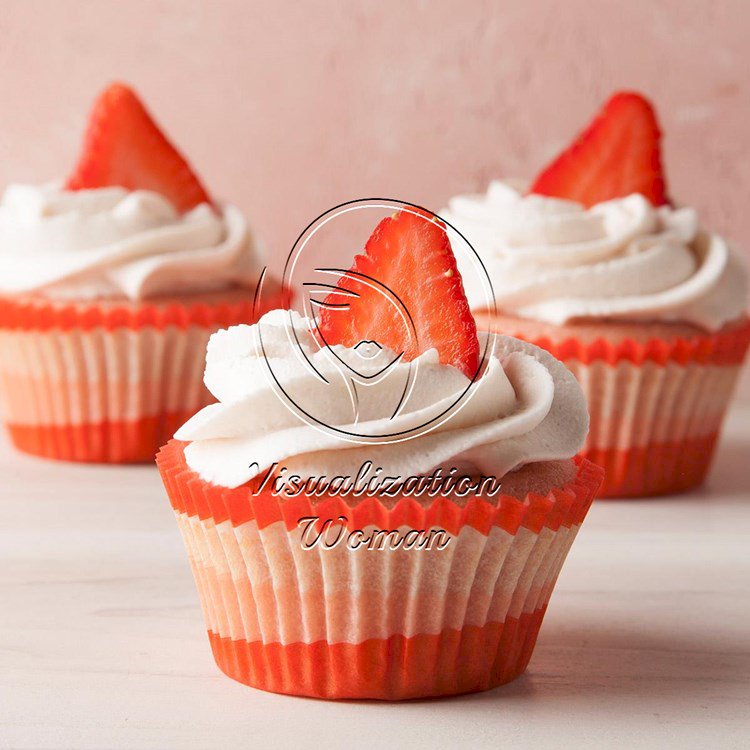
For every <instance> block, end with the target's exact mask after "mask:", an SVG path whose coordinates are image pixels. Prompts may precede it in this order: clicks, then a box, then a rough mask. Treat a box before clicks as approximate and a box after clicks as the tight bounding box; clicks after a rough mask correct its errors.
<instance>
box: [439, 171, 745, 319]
mask: <svg viewBox="0 0 750 750" xmlns="http://www.w3.org/2000/svg"><path fill="white" fill-rule="evenodd" d="M443 215H444V216H445V219H446V220H447V221H448V222H450V223H451V224H453V225H454V226H455V227H456V229H458V231H460V232H461V233H462V234H464V235H465V236H466V238H467V239H468V241H469V242H470V243H471V244H472V245H473V247H474V249H475V250H476V251H477V253H478V255H479V257H480V258H481V260H482V261H483V263H484V264H485V266H486V268H487V272H488V273H489V276H490V279H491V281H492V286H493V291H494V294H495V300H496V302H497V306H498V309H500V310H501V311H505V312H509V313H512V314H515V315H518V316H520V317H525V318H533V319H535V320H540V321H545V322H549V323H556V324H563V323H566V322H568V321H571V320H574V319H581V318H600V319H602V318H606V319H612V320H619V321H679V322H684V323H691V324H693V325H696V326H699V327H701V328H703V329H705V330H709V331H714V330H717V329H719V328H721V326H722V325H724V323H727V322H729V321H731V320H734V319H736V318H738V317H739V316H741V315H742V313H743V312H744V311H745V308H746V306H747V276H746V272H745V269H744V265H743V263H742V261H741V260H740V258H739V257H738V256H737V254H736V253H735V252H734V251H733V250H732V249H730V248H729V247H728V245H727V243H726V242H725V241H724V240H723V239H722V238H721V237H719V236H717V235H715V234H710V233H708V232H706V231H704V230H702V229H701V228H700V227H699V226H698V220H697V217H696V214H695V211H694V210H693V209H690V208H679V209H672V208H669V207H667V206H662V207H660V208H654V207H653V206H652V205H651V204H650V203H649V202H648V200H646V199H645V198H644V197H643V196H641V195H638V194H633V195H630V196H628V197H627V198H621V199H617V200H611V201H607V202H605V203H600V204H598V205H596V206H593V207H591V208H590V209H588V210H587V209H585V208H584V207H583V206H581V205H580V204H578V203H574V202H571V201H566V200H560V199H557V198H549V197H545V196H541V195H526V196H525V195H524V194H523V192H522V191H521V190H520V189H517V186H516V184H515V183H513V184H508V183H503V182H493V183H491V184H490V186H489V189H488V191H487V194H486V195H469V196H458V197H455V198H453V199H452V200H451V201H450V202H449V207H448V209H447V210H446V211H444V212H443ZM449 231H450V230H449ZM471 278H472V276H471V275H468V274H467V275H466V279H467V282H468V283H467V284H466V286H467V289H466V292H467V296H468V297H469V302H470V304H472V305H473V306H482V305H483V304H486V303H484V299H485V297H486V295H485V294H484V292H483V290H481V289H478V288H477V289H474V288H472V285H471V283H470V279H471Z"/></svg>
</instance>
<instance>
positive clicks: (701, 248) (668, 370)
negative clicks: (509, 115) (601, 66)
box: [443, 93, 750, 497]
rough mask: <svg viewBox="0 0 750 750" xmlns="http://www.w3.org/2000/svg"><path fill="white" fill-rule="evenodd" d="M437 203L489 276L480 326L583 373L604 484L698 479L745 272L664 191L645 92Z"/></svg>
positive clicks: (617, 486)
mask: <svg viewBox="0 0 750 750" xmlns="http://www.w3.org/2000/svg"><path fill="white" fill-rule="evenodd" d="M443 216H445V219H446V221H447V222H449V223H450V224H451V225H452V226H453V227H454V228H455V230H456V231H458V232H460V233H461V234H462V235H463V236H464V237H466V239H468V241H469V242H470V243H471V244H472V245H473V247H474V249H475V250H476V252H477V253H478V255H479V257H480V258H481V259H482V261H483V263H484V265H485V267H486V269H487V271H488V274H489V276H490V278H491V281H492V285H493V294H494V301H495V305H496V307H495V309H492V310H489V309H486V304H485V303H483V301H482V299H483V297H482V296H481V290H474V289H471V288H469V289H467V295H468V298H469V301H470V303H472V307H473V309H474V314H475V317H476V319H477V324H478V326H479V327H480V328H481V329H485V330H496V331H501V332H503V333H506V334H508V335H511V336H516V337H518V338H521V339H523V340H525V341H530V342H532V343H535V344H536V345H537V346H541V347H543V348H545V349H547V350H548V351H550V352H551V353H552V354H554V355H555V357H557V358H558V359H560V360H562V361H563V362H564V363H565V364H566V365H567V366H568V367H569V368H570V369H571V370H572V371H573V372H574V373H575V375H576V377H577V378H578V380H579V381H580V383H581V385H582V386H583V389H584V392H585V393H586V397H587V400H588V405H589V410H590V413H591V429H590V432H589V435H588V438H587V440H586V445H585V447H584V451H583V455H584V456H586V457H587V458H589V459H591V460H592V461H594V462H596V463H598V464H600V465H601V466H603V467H604V468H605V470H606V481H605V485H604V488H603V490H602V493H601V494H602V496H604V497H641V496H650V495H659V494H665V493H675V492H679V491H682V490H687V489H689V488H692V487H695V486H697V485H699V484H700V483H701V482H702V481H703V479H704V477H705V475H706V473H707V471H708V469H709V466H710V464H711V459H712V456H713V452H714V448H715V446H716V442H717V440H718V436H719V432H720V429H721V424H722V420H723V417H724V414H725V411H726V409H727V405H728V404H729V401H730V398H731V394H732V391H733V387H734V384H735V381H736V379H737V375H738V372H739V370H740V367H741V365H742V362H743V360H744V358H745V355H746V352H747V348H748V343H749V342H750V322H748V316H747V313H746V308H747V276H746V272H745V268H744V264H743V262H742V260H741V258H740V257H739V256H738V254H737V253H736V252H735V251H734V250H733V249H732V248H731V247H730V246H729V245H728V243H727V242H726V241H725V240H724V239H723V238H722V237H720V236H718V235H717V234H715V233H713V232H711V231H710V230H709V229H706V228H704V227H703V226H702V225H701V224H700V222H699V220H698V217H697V215H696V212H695V210H694V209H692V208H689V207H681V206H679V205H676V204H672V203H670V202H669V201H668V199H667V195H666V187H665V180H664V175H663V171H662V166H661V155H660V131H659V127H658V123H657V120H656V116H655V113H654V111H653V108H652V106H651V105H650V104H649V102H648V101H647V100H646V99H644V98H643V97H642V96H640V95H638V94H633V93H619V94H616V95H615V96H613V97H612V98H611V99H610V101H609V102H608V103H607V104H606V105H605V107H604V109H603V110H602V112H601V113H600V114H599V115H598V116H597V117H596V119H595V120H594V121H593V122H592V123H591V124H590V125H589V126H588V128H586V130H584V131H583V133H582V134H581V135H579V136H578V137H577V138H576V140H575V142H574V143H573V145H572V146H570V148H568V149H567V150H566V151H565V152H564V153H563V154H562V155H561V156H559V157H558V158H557V159H555V160H554V161H553V162H552V164H551V165H549V166H548V167H547V168H546V169H544V170H543V171H542V173H541V174H540V175H539V176H538V177H537V179H536V180H534V182H533V183H532V184H531V187H530V188H527V187H526V186H525V185H524V184H522V183H518V182H493V183H492V184H491V185H490V187H489V189H488V191H487V193H486V194H485V195H468V196H458V197H456V198H454V199H452V200H451V201H450V203H449V207H448V209H447V210H446V211H445V212H444V213H443ZM485 298H486V297H485Z"/></svg>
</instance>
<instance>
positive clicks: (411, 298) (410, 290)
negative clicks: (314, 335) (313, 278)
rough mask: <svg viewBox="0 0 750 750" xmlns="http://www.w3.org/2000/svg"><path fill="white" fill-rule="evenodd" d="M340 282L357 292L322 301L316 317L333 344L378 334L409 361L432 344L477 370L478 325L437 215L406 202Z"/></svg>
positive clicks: (443, 357)
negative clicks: (404, 207) (412, 206)
mask: <svg viewBox="0 0 750 750" xmlns="http://www.w3.org/2000/svg"><path fill="white" fill-rule="evenodd" d="M414 212H416V213H414ZM338 287H339V289H342V290H346V291H349V292H350V293H354V295H356V296H352V295H351V294H346V293H342V292H332V293H331V294H329V295H328V297H326V299H325V300H324V302H323V306H322V309H321V312H320V318H319V323H318V324H319V329H320V333H321V335H322V337H323V339H324V340H325V342H326V343H327V344H329V345H330V344H343V345H344V346H348V347H354V346H356V345H357V344H359V343H360V342H361V341H377V342H378V343H379V344H380V345H382V346H385V347H388V348H389V349H392V350H393V351H394V352H396V353H397V354H401V353H402V352H403V354H404V357H405V359H407V360H411V359H414V358H415V357H416V356H418V355H419V354H421V353H422V352H425V351H427V350H428V349H432V348H434V349H437V352H438V355H439V357H440V362H442V363H443V364H447V365H453V366H454V367H456V368H458V369H459V370H460V371H461V372H463V373H464V374H465V375H466V376H467V377H469V378H473V377H474V376H475V375H476V372H477V368H478V366H479V341H478V340H477V328H476V324H475V323H474V318H473V317H472V316H471V313H470V311H469V304H468V302H467V301H466V296H465V294H464V289H463V284H462V283H461V276H460V275H459V273H458V269H457V267H456V259H455V257H454V255H453V250H452V249H451V244H450V241H449V240H448V235H447V234H446V232H445V227H444V226H443V225H442V223H439V222H438V221H437V220H436V219H435V218H434V217H433V216H432V215H431V214H426V213H425V214H423V213H422V212H421V211H419V210H417V209H405V210H402V211H398V212H397V213H395V214H393V216H391V217H389V218H387V219H383V221H381V222H380V224H378V226H377V227H376V229H375V231H374V232H373V233H372V236H371V237H370V239H369V240H368V241H367V245H366V246H365V251H364V253H363V254H362V255H357V256H356V258H355V259H354V265H353V266H352V267H351V269H350V270H349V272H348V273H347V274H346V275H344V276H342V277H341V278H340V279H339V281H338ZM342 305H343V307H342ZM409 321H411V322H409Z"/></svg>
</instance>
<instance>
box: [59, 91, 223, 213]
mask: <svg viewBox="0 0 750 750" xmlns="http://www.w3.org/2000/svg"><path fill="white" fill-rule="evenodd" d="M114 185H117V186H119V187H124V188H127V189H128V190H153V191H154V192H157V193H160V194H161V195H163V196H164V197H165V198H168V199H169V200H170V201H171V203H172V204H173V205H174V206H175V208H176V209H177V210H178V211H180V212H183V213H184V212H185V211H189V210H190V209H191V208H194V207H195V206H197V205H198V204H199V203H211V199H210V198H209V197H208V194H207V193H206V191H205V190H204V188H203V186H202V185H201V183H200V180H198V178H197V177H196V176H195V175H194V174H193V172H192V170H191V169H190V166H189V165H188V163H187V162H186V161H185V159H184V158H183V157H182V156H181V155H180V153H179V151H177V149H176V148H175V147H174V146H173V145H172V144H171V143H170V142H169V141H168V140H167V139H166V137H165V136H164V134H163V133H162V132H161V130H159V128H158V126H157V125H156V123H155V122H154V121H153V120H152V119H151V116H150V115H149V113H148V112H147V111H146V108H145V107H144V106H143V104H142V103H141V101H140V99H139V98H138V97H137V96H136V94H135V92H134V91H133V90H132V89H130V88H129V87H128V86H125V85H123V84H121V83H113V84H112V85H111V86H109V88H107V89H106V90H105V91H104V92H102V93H101V94H100V95H99V98H98V99H97V100H96V102H95V103H94V107H93V109H92V111H91V115H90V117H89V125H88V129H87V131H86V136H85V138H84V141H83V151H82V153H81V156H80V158H79V161H78V166H77V167H76V169H75V172H74V173H73V174H72V175H71V176H70V178H69V179H68V181H67V183H66V185H65V187H66V188H67V189H68V190H83V189H86V188H100V187H109V186H114Z"/></svg>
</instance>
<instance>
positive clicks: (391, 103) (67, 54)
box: [0, 0, 750, 256]
mask: <svg viewBox="0 0 750 750" xmlns="http://www.w3.org/2000/svg"><path fill="white" fill-rule="evenodd" d="M302 5H303V4H302V3H278V2H259V1H258V0H224V1H223V2H208V1H207V0H203V1H198V0H179V1H177V0H175V1H173V2H167V1H164V0H162V1H151V2H144V0H127V2H116V1H114V0H68V1H67V2H52V1H49V2H42V1H41V0H38V1H33V2H31V1H26V0H12V1H10V0H0V185H4V184H5V183H7V182H8V181H11V180H13V181H41V180H45V179H49V178H51V177H54V176H58V175H61V174H63V173H65V172H66V171H67V170H68V169H69V168H70V167H71V165H72V164H73V162H74V159H75V156H76V153H77V149H78V144H79V139H80V135H81V131H82V128H83V125H84V118H85V115H86V112H87V109H88V107H89V105H90V102H91V99H92V97H93V96H94V94H95V93H96V92H97V91H98V90H99V89H100V88H101V87H102V85H103V84H105V83H106V82H108V81H109V80H111V79H113V78H121V79H123V80H126V81H129V82H131V83H132V84H134V85H135V86H136V88H137V89H138V90H140V91H141V92H142V94H143V96H144V97H145V98H146V100H147V102H148V103H149V105H150V106H151V109H152V110H153V111H154V113H155V114H156V115H157V117H158V119H159V120H160V121H161V123H162V124H163V125H164V126H165V127H166V129H167V130H168V132H169V133H170V134H171V135H172V137H173V139H174V140H175V141H176V142H177V143H178V144H179V145H180V146H181V147H182V149H183V150H184V151H185V152H186V153H187V154H188V155H189V157H190V159H191V160H192V162H193V163H194V165H195V166H196V167H197V168H198V170H199V171H200V173H201V174H202V175H203V177H204V178H205V181H206V183H207V185H208V186H209V188H210V189H211V190H213V192H214V193H215V194H217V195H218V196H220V197H226V198H229V199H231V200H233V201H235V202H237V203H239V204H240V205H241V206H242V207H243V208H245V209H246V210H247V212H248V213H249V215H250V217H251V220H252V221H253V222H254V224H255V226H256V227H257V228H258V229H259V230H260V232H261V233H262V235H263V236H264V237H265V239H266V241H267V243H268V245H269V246H270V248H271V250H272V252H273V253H274V254H276V255H278V256H282V255H285V254H286V252H287V250H288V248H289V246H290V243H291V242H292V241H293V239H294V238H295V237H296V235H297V233H298V232H299V230H300V229H301V228H302V227H303V226H304V224H306V223H307V221H308V220H309V219H311V218H313V217H314V216H316V215H317V214H318V213H320V212H321V211H323V210H324V209H326V208H328V207H330V206H331V205H333V204H335V203H338V202H340V201H342V200H347V199H350V198H355V197H364V196H367V195H371V194H385V195H388V196H393V197H400V198H404V199H407V200H413V201H416V202H419V203H423V204H425V205H427V206H429V207H431V208H434V209H439V208H441V207H442V206H443V205H444V203H445V200H446V199H447V198H448V196H450V195H451V194H453V193H456V192H462V191H472V190H481V189H483V188H484V187H485V186H486V183H487V181H488V180H489V179H490V178H491V177H493V176H512V175H516V176H523V175H531V174H532V173H534V171H535V170H536V169H538V167H539V166H540V165H541V164H542V163H543V162H544V161H545V160H546V159H548V158H549V157H550V156H552V155H553V154H554V153H555V152H556V151H557V150H558V149H559V148H560V147H561V146H563V145H564V144H565V142H566V141H567V140H568V139H569V138H570V137H571V136H572V134H573V133H574V132H575V131H576V129H577V128H578V127H580V125H582V124H583V122H584V121H585V119H586V118H588V117H589V115H590V114H591V113H592V111H593V110H594V109H595V108H597V107H598V105H599V104H600V103H601V102H602V100H603V99H604V98H606V97H607V95H608V94H609V93H610V92H611V91H612V90H614V89H616V88H620V87H634V88H638V89H642V90H643V91H644V92H646V93H647V94H648V95H649V96H651V97H652V98H653V100H654V101H655V102H656V104H657V105H658V108H659V110H660V112H661V119H662V124H663V128H664V131H665V132H666V144H665V151H666V153H665V158H666V166H667V178H668V182H669V185H670V191H671V193H672V194H673V195H674V196H675V197H676V198H677V200H679V201H681V202H685V203H691V204H694V205H696V206H698V207H699V208H700V210H701V213H702V216H703V218H704V220H705V222H707V223H708V224H710V225H712V226H714V227H716V228H717V229H718V230H720V231H722V232H724V233H726V234H727V235H728V236H730V237H731V238H734V239H735V240H737V241H738V242H739V243H741V244H742V245H743V246H744V247H745V248H750V210H748V208H747V201H748V191H749V190H750V158H748V157H749V156H750V106H749V105H748V85H749V84H748V77H747V70H748V68H749V67H750V3H748V2H747V0H722V2H720V3H716V2H712V1H711V0H704V1H702V2H696V1H694V0H662V1H661V2H658V3H657V2H652V0H629V1H628V2H608V1H599V2H592V1H591V0H565V1H564V2H563V1H562V0H537V1H535V2H530V1H528V0H515V2H499V1H498V2H477V1H476V0H475V1H474V2H467V0H463V1H455V2H454V1H453V0H436V1H433V2H427V1H423V2H403V0H402V1H400V2H395V1H394V0H387V1H385V2H362V1H361V0H349V2H333V1H332V0H329V1H328V2H318V3H305V4H304V6H305V7H300V6H302Z"/></svg>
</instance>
